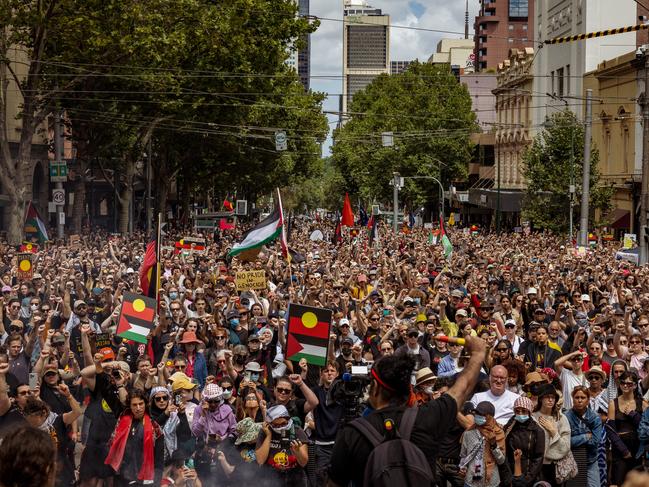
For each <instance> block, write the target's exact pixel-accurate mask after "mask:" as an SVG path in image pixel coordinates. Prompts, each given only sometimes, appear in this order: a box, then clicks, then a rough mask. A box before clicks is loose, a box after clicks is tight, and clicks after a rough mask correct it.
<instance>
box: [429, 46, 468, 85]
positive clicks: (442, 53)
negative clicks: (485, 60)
mask: <svg viewBox="0 0 649 487" xmlns="http://www.w3.org/2000/svg"><path fill="white" fill-rule="evenodd" d="M473 49H474V42H473V41H472V40H471V39H442V40H440V41H439V42H438V43H437V50H436V52H434V53H433V54H432V55H431V56H430V57H429V58H428V63H429V64H448V65H449V67H450V69H451V71H453V73H455V75H456V76H458V77H459V76H460V75H463V74H469V73H473V72H474V71H475V69H474V64H475V56H474V54H473Z"/></svg>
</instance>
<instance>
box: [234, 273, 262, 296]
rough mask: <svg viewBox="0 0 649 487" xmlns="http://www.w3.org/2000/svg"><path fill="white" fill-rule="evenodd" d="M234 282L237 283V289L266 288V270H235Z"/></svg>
mask: <svg viewBox="0 0 649 487" xmlns="http://www.w3.org/2000/svg"><path fill="white" fill-rule="evenodd" d="M235 283H236V285H237V291H249V290H251V289H266V271H264V270H258V271H241V272H237V276H236V278H235Z"/></svg>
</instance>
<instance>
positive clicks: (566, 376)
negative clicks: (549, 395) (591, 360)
mask: <svg viewBox="0 0 649 487" xmlns="http://www.w3.org/2000/svg"><path fill="white" fill-rule="evenodd" d="M559 379H561V385H562V389H561V393H562V394H563V410H564V411H568V410H569V409H572V396H571V395H570V394H571V393H572V390H573V389H574V388H575V387H577V386H586V387H590V383H589V382H588V379H586V376H585V375H584V374H583V373H582V374H581V375H580V376H576V375H575V373H574V372H573V371H572V370H570V369H566V368H565V367H563V368H562V369H561V375H560V376H559Z"/></svg>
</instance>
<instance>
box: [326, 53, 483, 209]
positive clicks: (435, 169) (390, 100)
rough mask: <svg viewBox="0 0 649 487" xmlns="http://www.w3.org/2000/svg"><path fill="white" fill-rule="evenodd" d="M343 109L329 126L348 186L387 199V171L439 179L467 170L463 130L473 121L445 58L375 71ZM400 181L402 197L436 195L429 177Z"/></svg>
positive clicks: (415, 200)
mask: <svg viewBox="0 0 649 487" xmlns="http://www.w3.org/2000/svg"><path fill="white" fill-rule="evenodd" d="M343 115H344V118H345V120H346V121H345V123H344V125H343V126H342V128H339V129H337V130H336V131H335V132H334V141H335V144H334V146H333V161H334V163H335V164H336V166H337V167H338V168H339V169H340V171H341V173H342V175H343V180H344V182H345V188H344V189H346V190H348V191H349V192H350V193H355V194H358V195H359V196H360V197H361V198H363V199H366V200H372V201H374V200H376V201H386V200H391V198H390V197H388V196H387V195H391V194H392V191H391V187H390V185H389V182H390V180H391V179H392V177H393V172H398V173H400V175H401V176H433V177H436V178H438V179H439V178H441V180H442V183H443V184H444V185H445V186H447V185H448V183H449V182H450V181H452V180H456V179H462V178H464V177H465V176H466V174H467V170H468V163H469V160H470V159H471V154H472V144H471V142H470V141H469V136H470V134H471V133H472V132H476V131H477V130H478V127H477V124H476V119H475V114H474V113H473V112H472V111H471V98H470V96H469V93H468V91H467V89H466V87H465V86H464V85H461V84H459V83H458V81H457V79H456V78H455V76H454V75H453V74H452V73H451V71H450V70H449V69H448V67H447V66H433V65H430V64H425V63H419V62H414V63H412V64H410V66H409V67H408V70H407V71H405V72H404V73H401V74H398V75H391V76H389V75H381V76H378V77H377V78H376V79H374V81H373V82H372V83H371V84H370V85H369V86H367V87H366V88H365V89H364V90H362V91H360V92H358V93H356V94H355V95H354V98H353V100H352V102H351V104H350V105H349V113H347V114H343ZM383 132H393V134H394V146H393V147H383V146H382V139H381V134H382V133H383ZM406 181H407V182H406V186H405V188H404V189H403V190H402V195H403V196H402V197H403V198H404V199H405V201H406V203H408V204H412V205H417V206H418V205H421V204H424V203H426V202H427V201H430V200H431V199H435V198H436V197H437V194H438V191H437V185H436V184H435V183H432V182H431V181H430V180H425V179H411V180H406ZM341 189H342V188H341Z"/></svg>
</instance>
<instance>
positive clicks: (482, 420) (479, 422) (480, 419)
mask: <svg viewBox="0 0 649 487" xmlns="http://www.w3.org/2000/svg"><path fill="white" fill-rule="evenodd" d="M473 422H474V423H475V424H476V425H478V426H483V425H484V424H485V423H486V422H487V418H485V417H484V416H474V417H473Z"/></svg>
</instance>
